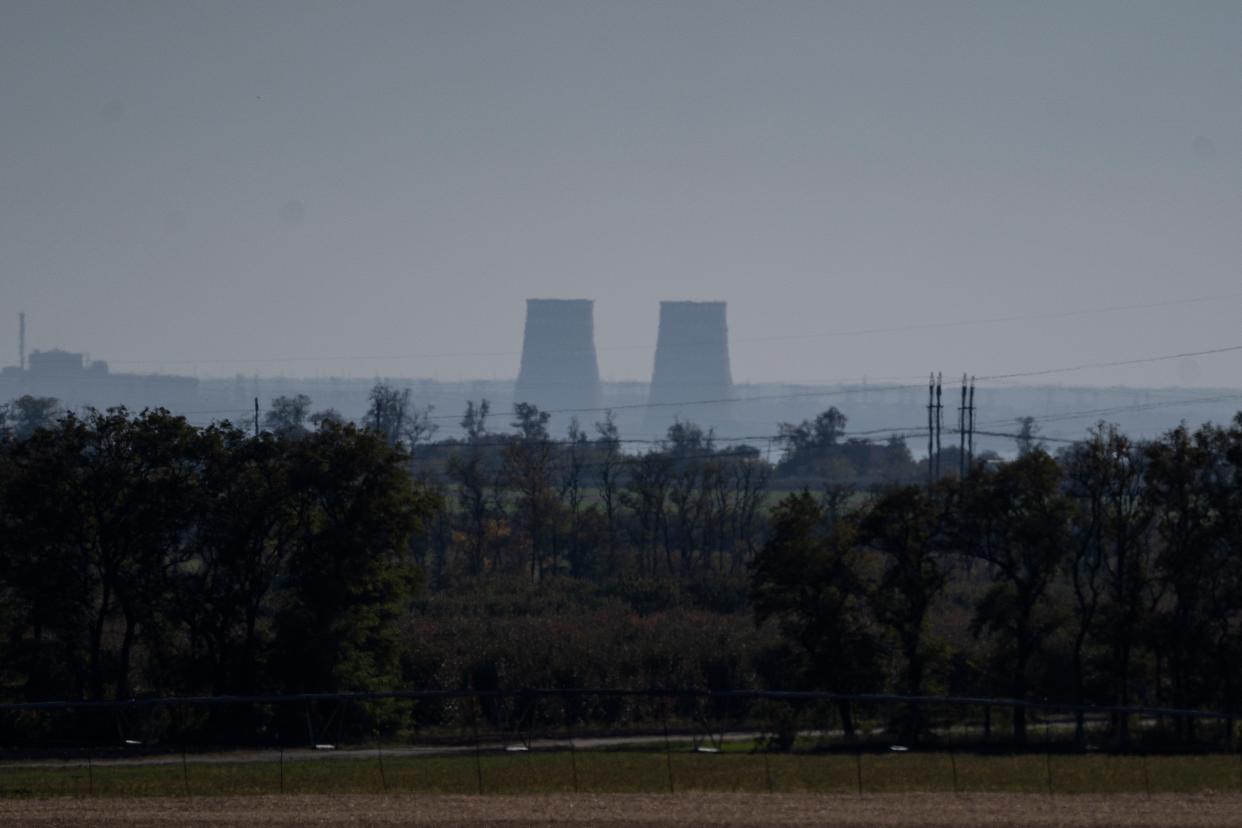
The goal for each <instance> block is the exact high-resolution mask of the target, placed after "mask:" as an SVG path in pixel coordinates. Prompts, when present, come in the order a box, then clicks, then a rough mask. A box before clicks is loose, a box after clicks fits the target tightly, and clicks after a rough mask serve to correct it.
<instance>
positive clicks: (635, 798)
mask: <svg viewBox="0 0 1242 828" xmlns="http://www.w3.org/2000/svg"><path fill="white" fill-rule="evenodd" d="M1240 821H1242V797H1240V796H1238V795H1236V794H1227V795H1218V796H1205V795H1178V794H1156V795H1154V796H1152V797H1150V798H1147V797H1145V796H1142V795H1137V796H1136V795H1134V794H1120V795H1114V796H1098V795H1085V796H1076V797H1060V796H1058V797H1048V796H1040V795H1031V794H1025V795H1024V794H961V795H958V796H954V795H952V794H947V795H946V794H917V793H916V794H869V795H866V796H864V797H857V796H843V795H833V794H771V795H768V794H728V793H717V794H679V795H669V794H543V795H532V796H505V795H497V796H410V795H407V794H402V795H392V796H376V795H342V796H307V795H298V796H261V797H213V798H205V799H199V798H185V797H180V798H175V799H168V798H160V797H147V798H137V799H131V798H126V799H39V800H0V824H21V825H35V826H47V827H48V828H51V826H57V827H58V828H59V827H60V826H85V825H118V826H119V825H126V826H135V827H136V828H146V826H157V825H160V826H163V825H191V826H199V827H200V828H206V826H226V825H264V826H297V825H327V824H352V825H491V826H510V828H518V827H519V826H522V827H523V828H524V827H525V826H545V825H568V826H619V825H641V826H647V827H648V828H661V827H662V826H669V828H672V826H678V827H679V828H684V826H703V827H704V828H707V826H711V827H712V828H716V826H725V825H736V826H754V827H756V828H757V827H758V826H800V825H829V826H852V828H871V827H872V826H875V828H883V827H885V826H916V825H917V826H934V827H935V828H939V827H940V826H945V828H947V827H948V826H967V828H971V826H1019V825H1021V826H1054V825H1057V826H1083V827H1084V828H1087V826H1090V827H1091V828H1097V827H1099V828H1102V827H1103V826H1118V825H1135V826H1153V828H1154V826H1164V827H1165V828H1182V827H1183V826H1184V828H1216V827H1217V826H1231V825H1237V824H1239V822H1240Z"/></svg>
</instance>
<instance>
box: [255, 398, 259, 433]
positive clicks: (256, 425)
mask: <svg viewBox="0 0 1242 828" xmlns="http://www.w3.org/2000/svg"><path fill="white" fill-rule="evenodd" d="M254 436H255V437H256V438H258V436H259V398H258V397H255V398H254Z"/></svg>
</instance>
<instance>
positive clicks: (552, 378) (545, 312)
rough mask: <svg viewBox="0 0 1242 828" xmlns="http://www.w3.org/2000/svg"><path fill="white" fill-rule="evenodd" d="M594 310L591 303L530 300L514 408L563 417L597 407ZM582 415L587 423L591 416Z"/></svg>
mask: <svg viewBox="0 0 1242 828" xmlns="http://www.w3.org/2000/svg"><path fill="white" fill-rule="evenodd" d="M594 306H595V303H594V302H593V301H591V300H590V299H527V300H526V329H525V333H524V334H523V337H522V366H521V370H520V372H519V373H518V378H517V385H516V387H515V389H514V400H515V401H516V402H529V403H534V404H535V405H537V406H539V407H540V408H542V409H544V410H551V411H561V412H565V413H568V412H567V411H566V410H567V409H593V408H597V407H598V406H599V403H600V386H599V363H598V361H597V360H596V356H595V319H594ZM582 413H583V416H582V417H581V418H580V419H583V420H584V421H587V420H588V419H589V417H590V416H591V412H589V411H584V412H582Z"/></svg>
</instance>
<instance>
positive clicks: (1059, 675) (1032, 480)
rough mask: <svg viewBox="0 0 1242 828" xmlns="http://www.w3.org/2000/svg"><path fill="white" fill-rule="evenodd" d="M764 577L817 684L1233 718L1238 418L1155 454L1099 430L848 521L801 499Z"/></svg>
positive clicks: (857, 507)
mask: <svg viewBox="0 0 1242 828" xmlns="http://www.w3.org/2000/svg"><path fill="white" fill-rule="evenodd" d="M753 573H754V580H753V586H752V595H751V600H752V604H753V608H754V611H755V613H756V616H757V617H758V618H759V620H760V621H766V620H768V619H772V620H775V621H776V622H777V623H778V624H779V626H780V627H781V629H782V630H784V632H785V634H786V636H787V637H788V639H789V640H790V641H793V642H796V643H797V645H798V646H799V649H800V651H801V652H802V654H803V657H804V659H805V670H804V675H805V676H806V678H807V680H808V681H809V682H811V683H812V684H813V685H814V686H818V687H823V688H829V689H834V690H839V691H870V690H874V689H876V688H878V687H882V686H887V687H890V688H893V689H897V690H899V691H902V692H907V693H912V694H919V693H925V692H928V691H929V690H935V689H943V688H944V687H946V686H956V687H957V688H959V689H962V690H967V691H969V692H974V693H981V694H996V695H1003V696H1007V697H1011V698H1017V699H1030V698H1037V699H1039V698H1048V697H1052V698H1056V699H1059V700H1064V701H1073V702H1076V703H1080V704H1081V703H1084V702H1088V701H1092V702H1104V703H1111V704H1117V705H1129V704H1134V703H1145V704H1156V705H1163V706H1172V707H1178V708H1196V707H1217V708H1220V709H1223V710H1225V711H1228V712H1236V711H1237V710H1238V707H1239V701H1240V700H1239V690H1242V415H1240V416H1239V418H1238V419H1237V420H1236V421H1235V422H1234V423H1233V424H1232V426H1230V427H1220V426H1214V425H1205V426H1203V427H1202V428H1199V429H1198V430H1195V431H1190V430H1188V429H1187V428H1185V427H1184V426H1183V427H1179V428H1176V429H1173V430H1172V431H1170V432H1168V433H1167V434H1165V435H1164V436H1162V437H1161V438H1159V439H1157V440H1153V441H1151V442H1147V443H1136V442H1134V441H1132V440H1130V439H1129V438H1127V437H1126V436H1125V435H1124V434H1121V433H1120V432H1119V431H1117V429H1116V428H1115V427H1111V426H1107V425H1101V426H1099V427H1098V428H1096V429H1095V430H1093V431H1092V432H1091V434H1090V436H1089V437H1088V439H1086V440H1083V441H1081V442H1079V443H1075V444H1073V445H1071V446H1069V447H1068V448H1066V449H1065V450H1064V451H1062V452H1061V453H1060V454H1059V455H1058V456H1056V457H1053V456H1051V455H1049V454H1048V453H1046V452H1045V451H1044V450H1043V449H1040V448H1030V449H1029V450H1028V451H1026V452H1025V453H1023V454H1021V455H1019V457H1018V458H1017V459H1015V460H1013V461H1012V462H1008V463H991V464H987V465H977V466H976V467H975V468H974V469H973V470H972V471H971V473H970V474H969V475H968V476H967V477H966V478H965V479H964V480H949V481H943V482H941V483H939V484H938V485H936V486H935V487H934V488H932V489H931V490H930V491H928V490H927V489H925V488H921V487H914V486H899V487H894V488H890V489H886V490H884V491H882V492H879V493H877V494H876V495H875V496H874V497H870V498H866V499H863V500H860V501H858V502H857V503H856V504H854V506H853V507H852V508H849V509H848V510H846V511H844V512H842V513H839V514H837V513H834V512H833V511H832V510H831V509H830V508H829V507H828V505H827V504H826V503H825V502H824V501H823V500H822V499H817V498H815V497H812V496H811V495H809V494H805V493H803V494H795V495H790V496H789V497H787V498H785V499H784V500H782V501H781V502H780V503H779V504H778V505H777V506H776V507H775V508H774V510H773V514H772V530H771V535H770V537H769V539H768V541H767V543H766V544H765V545H764V547H763V549H762V551H761V552H760V553H759V555H758V556H757V558H756V560H755V563H754V567H753ZM958 610H966V614H965V616H964V618H963V620H962V622H961V624H955V623H946V622H947V621H952V619H953V618H954V617H955V616H956V614H957V611H958ZM968 654H971V655H973V659H972V658H970V657H967V656H968ZM1013 725H1014V732H1015V735H1017V737H1018V738H1019V739H1021V738H1022V737H1023V736H1024V734H1025V728H1026V722H1025V718H1024V713H1023V711H1022V710H1021V709H1018V710H1016V711H1015V721H1014V723H1013ZM1181 726H1182V727H1187V726H1188V725H1187V724H1186V723H1185V722H1183V723H1182V725H1181ZM1079 727H1080V728H1081V727H1082V721H1081V718H1080V720H1079ZM1118 727H1119V728H1122V729H1124V727H1125V719H1124V718H1122V719H1120V720H1119V721H1118ZM1121 735H1122V736H1123V737H1124V735H1125V734H1124V733H1122V734H1121Z"/></svg>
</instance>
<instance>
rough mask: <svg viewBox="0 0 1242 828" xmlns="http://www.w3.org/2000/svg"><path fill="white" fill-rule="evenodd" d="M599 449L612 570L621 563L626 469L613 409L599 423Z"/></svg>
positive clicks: (596, 425)
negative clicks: (619, 537) (620, 521)
mask: <svg viewBox="0 0 1242 828" xmlns="http://www.w3.org/2000/svg"><path fill="white" fill-rule="evenodd" d="M595 433H596V434H597V435H598V437H597V439H596V440H595V450H596V454H597V456H598V457H599V499H600V503H601V504H603V507H604V526H605V531H606V532H607V535H606V537H607V543H608V560H607V566H608V570H609V572H610V573H615V570H616V567H617V517H618V512H619V511H620V507H621V496H620V489H621V478H622V474H623V471H624V466H623V463H624V461H623V460H622V459H621V435H620V432H619V431H618V430H617V423H616V420H615V419H614V418H613V415H612V412H611V411H606V412H604V419H603V421H602V422H597V423H596V424H595Z"/></svg>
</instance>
